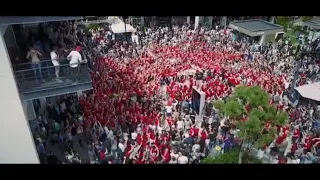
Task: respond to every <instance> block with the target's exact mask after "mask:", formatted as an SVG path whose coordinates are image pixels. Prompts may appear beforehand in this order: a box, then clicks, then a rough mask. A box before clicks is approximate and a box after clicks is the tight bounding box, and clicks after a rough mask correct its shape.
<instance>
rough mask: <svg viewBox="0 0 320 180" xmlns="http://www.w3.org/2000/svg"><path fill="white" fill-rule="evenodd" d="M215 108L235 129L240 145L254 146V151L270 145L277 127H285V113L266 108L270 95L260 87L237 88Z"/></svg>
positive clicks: (272, 107)
mask: <svg viewBox="0 0 320 180" xmlns="http://www.w3.org/2000/svg"><path fill="white" fill-rule="evenodd" d="M214 107H215V108H216V109H219V112H220V113H221V114H222V115H223V116H228V117H229V119H230V120H231V122H232V123H233V124H235V125H236V127H237V129H239V130H240V132H239V134H238V136H239V137H240V138H241V139H242V140H243V141H245V142H250V143H253V144H254V145H255V146H256V147H257V148H261V147H263V146H264V145H266V144H270V143H271V142H272V141H273V139H274V135H275V134H276V126H278V125H285V124H286V123H287V120H288V115H287V113H285V112H283V111H278V110H277V108H276V107H275V106H273V105H270V104H269V95H268V94H267V93H266V92H265V91H264V90H262V89H261V88H260V87H259V86H251V87H247V86H238V87H237V88H236V89H235V92H234V94H233V95H232V96H231V97H230V98H228V99H227V100H226V101H218V102H216V103H215V104H214ZM266 125H269V128H266Z"/></svg>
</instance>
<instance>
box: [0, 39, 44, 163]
mask: <svg viewBox="0 0 320 180" xmlns="http://www.w3.org/2000/svg"><path fill="white" fill-rule="evenodd" d="M0 85H1V88H0V100H1V101H0V117H1V118H0V138H1V140H0V163H11V164H15V163H32V164H37V163H39V159H38V155H37V152H36V150H35V146H34V142H33V139H32V137H31V132H30V129H29V125H28V122H27V120H26V117H25V115H24V111H23V109H22V104H21V101H20V97H19V94H18V90H17V87H16V82H15V80H14V77H13V73H12V68H11V62H10V60H9V56H8V53H7V50H6V46H5V44H4V40H3V37H2V36H0Z"/></svg>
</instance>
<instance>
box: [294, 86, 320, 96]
mask: <svg viewBox="0 0 320 180" xmlns="http://www.w3.org/2000/svg"><path fill="white" fill-rule="evenodd" d="M295 89H296V90H297V91H298V92H299V93H300V95H301V96H302V97H305V98H308V99H312V100H315V101H320V82H317V83H313V84H308V85H303V86H299V87H296V88H295Z"/></svg>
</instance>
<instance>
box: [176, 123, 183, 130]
mask: <svg viewBox="0 0 320 180" xmlns="http://www.w3.org/2000/svg"><path fill="white" fill-rule="evenodd" d="M177 128H178V129H183V121H177Z"/></svg>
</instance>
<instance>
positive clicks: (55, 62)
mask: <svg viewBox="0 0 320 180" xmlns="http://www.w3.org/2000/svg"><path fill="white" fill-rule="evenodd" d="M57 52H58V47H57V46H54V47H53V49H52V51H51V52H50V57H51V60H52V64H53V66H54V70H55V75H56V79H57V81H60V79H59V74H60V63H59V56H58V54H57Z"/></svg>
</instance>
